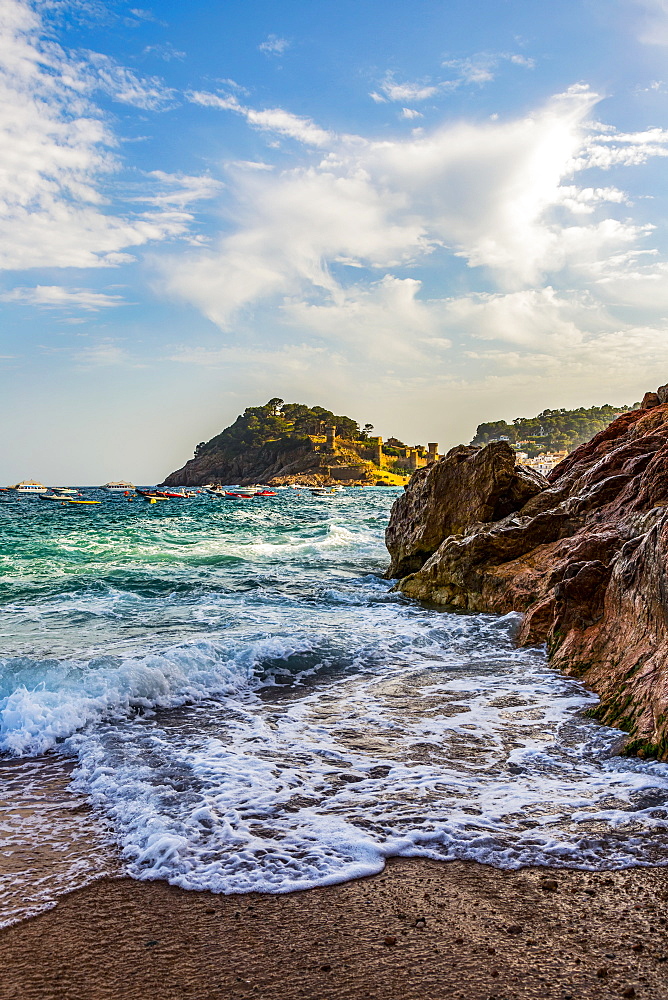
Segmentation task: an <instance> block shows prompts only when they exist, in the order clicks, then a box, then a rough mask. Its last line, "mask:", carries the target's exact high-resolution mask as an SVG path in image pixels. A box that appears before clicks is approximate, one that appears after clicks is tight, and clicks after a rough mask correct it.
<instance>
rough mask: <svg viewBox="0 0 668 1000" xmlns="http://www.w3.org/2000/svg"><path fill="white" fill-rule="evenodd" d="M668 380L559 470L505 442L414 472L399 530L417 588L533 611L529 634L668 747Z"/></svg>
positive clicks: (404, 586)
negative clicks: (523, 457) (544, 467)
mask: <svg viewBox="0 0 668 1000" xmlns="http://www.w3.org/2000/svg"><path fill="white" fill-rule="evenodd" d="M667 505H668V386H661V387H660V389H659V390H658V391H657V392H656V393H647V394H646V396H645V398H644V400H643V407H641V408H640V409H638V410H633V411H631V412H628V413H624V414H622V415H621V416H620V417H618V418H617V420H615V421H614V422H613V423H612V424H610V426H609V427H607V428H606V429H605V430H604V431H602V432H601V433H600V434H598V435H596V437H594V438H592V440H591V441H589V442H587V443H586V444H584V445H582V446H581V447H580V448H578V449H577V450H576V451H574V452H573V453H572V454H571V455H569V456H568V458H567V459H565V461H563V462H562V463H561V464H560V465H559V466H557V468H556V469H554V470H553V472H552V473H550V476H549V477H548V479H547V480H544V479H542V477H539V476H536V475H535V474H533V473H530V472H529V470H526V469H522V468H521V467H515V466H514V453H513V452H512V449H511V448H510V447H509V446H508V445H507V444H505V443H504V442H495V443H494V444H491V445H488V446H487V447H486V448H482V449H474V448H470V447H468V448H465V447H460V448H455V449H453V450H452V451H451V452H449V453H448V455H446V456H445V457H444V458H443V459H441V460H440V461H439V462H437V463H434V464H433V465H431V466H428V467H427V468H426V469H421V470H419V471H418V472H417V473H415V475H414V476H413V477H412V479H411V482H410V484H409V486H408V487H407V490H406V493H405V495H404V496H402V497H400V499H399V500H398V501H397V503H396V504H395V505H394V508H393V511H392V516H391V520H390V525H389V527H388V530H387V546H388V549H389V551H390V555H391V556H392V563H391V566H390V570H389V571H388V572H389V575H391V576H396V577H399V578H400V579H399V583H398V588H399V589H400V590H401V591H403V593H405V594H407V595H408V596H411V597H415V598H419V599H421V600H428V601H432V602H435V603H438V604H443V605H453V606H455V607H459V608H462V609H467V610H472V611H490V612H499V613H505V612H508V611H520V612H522V613H523V614H524V618H523V625H522V629H521V633H520V642H522V643H524V644H530V643H538V642H546V643H547V646H548V651H549V653H550V656H551V659H552V662H553V663H554V664H555V665H557V666H559V667H560V668H562V669H563V670H565V671H567V672H569V673H572V674H575V675H577V676H579V677H581V678H582V679H583V680H584V682H585V683H587V684H588V685H590V686H591V687H593V688H594V690H596V691H597V692H598V693H599V694H600V695H601V699H602V702H601V706H600V708H599V710H598V715H599V717H600V718H601V719H602V720H603V721H605V722H607V723H611V724H615V725H617V726H620V727H621V728H624V729H626V730H628V731H629V732H630V733H631V734H632V737H633V740H632V743H631V744H630V746H632V747H633V748H635V749H637V750H638V751H639V752H640V753H658V754H660V755H661V756H668V568H667V558H668V510H667V509H666V507H667Z"/></svg>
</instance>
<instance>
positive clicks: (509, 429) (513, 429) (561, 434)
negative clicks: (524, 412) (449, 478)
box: [471, 403, 639, 456]
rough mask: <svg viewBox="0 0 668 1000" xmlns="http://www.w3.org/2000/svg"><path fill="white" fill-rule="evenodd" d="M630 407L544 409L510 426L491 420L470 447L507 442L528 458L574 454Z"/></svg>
mask: <svg viewBox="0 0 668 1000" xmlns="http://www.w3.org/2000/svg"><path fill="white" fill-rule="evenodd" d="M638 405H639V404H638V403H634V405H633V406H632V407H631V406H610V405H609V404H608V403H606V404H605V405H604V406H590V407H584V406H580V407H578V408H577V409H576V410H563V409H562V410H543V412H542V413H539V414H538V416H537V417H515V419H514V420H513V422H512V424H509V423H507V422H506V421H505V420H492V421H488V422H487V423H484V424H479V425H478V429H477V431H476V434H475V437H474V438H473V440H472V441H471V444H473V445H485V444H489V443H490V442H491V441H499V440H508V441H509V442H510V443H511V444H512V445H514V446H519V447H521V450H522V451H526V452H527V453H528V454H529V456H532V455H537V454H538V453H539V452H541V451H573V449H574V448H577V447H578V446H579V445H581V444H584V443H585V441H589V440H590V438H592V437H593V436H594V435H595V434H598V433H599V432H600V431H602V430H605V428H606V427H607V426H608V425H609V424H610V423H612V421H613V420H615V419H616V418H617V417H618V416H619V415H620V414H621V413H627V412H628V411H629V410H631V409H637V408H638Z"/></svg>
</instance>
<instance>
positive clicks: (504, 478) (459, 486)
mask: <svg viewBox="0 0 668 1000" xmlns="http://www.w3.org/2000/svg"><path fill="white" fill-rule="evenodd" d="M515 462H516V456H515V452H514V451H513V449H512V448H511V447H510V445H509V444H507V443H506V442H505V441H495V442H494V443H493V444H489V445H487V447H486V448H475V447H473V446H467V445H459V446H458V447H456V448H452V449H451V451H449V452H448V453H447V455H445V456H444V457H443V458H442V459H440V460H439V461H438V462H433V463H432V464H430V465H428V466H426V467H425V468H424V469H419V470H418V471H417V472H415V473H414V474H413V476H412V477H411V481H410V484H409V486H408V487H407V489H406V492H405V493H404V495H403V496H401V497H399V499H398V500H397V502H396V503H395V505H394V507H393V509H392V517H391V519H390V523H389V526H388V528H387V531H386V533H385V543H386V545H387V548H388V550H389V553H390V555H391V557H392V563H391V565H390V568H389V570H388V576H389V577H391V578H392V577H398V576H406V574H407V573H414V572H415V571H416V570H418V569H420V567H421V566H423V565H424V563H425V562H426V560H427V559H428V558H429V556H431V555H432V554H433V553H434V552H435V551H436V550H437V549H438V547H439V546H440V544H441V543H442V541H443V539H444V538H447V537H448V536H449V535H461V534H463V533H464V532H466V531H467V530H468V529H469V528H471V527H472V526H473V525H476V524H480V523H482V524H486V523H489V522H491V521H497V520H498V519H499V518H502V517H505V516H506V514H510V513H511V512H512V511H516V510H519V509H520V507H522V506H523V505H524V504H525V503H526V502H527V500H529V499H530V498H531V497H533V496H536V494H537V493H540V492H541V491H542V490H543V489H545V487H546V486H547V485H548V482H547V480H546V479H545V478H544V477H543V476H540V475H539V474H538V473H536V472H534V471H533V470H531V469H525V468H523V467H522V466H518V465H516V464H515Z"/></svg>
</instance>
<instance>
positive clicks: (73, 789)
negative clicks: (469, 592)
mask: <svg viewBox="0 0 668 1000" xmlns="http://www.w3.org/2000/svg"><path fill="white" fill-rule="evenodd" d="M397 495H398V491H397V490H394V489H389V488H383V487H378V488H371V487H369V488H364V489H346V490H344V491H342V492H340V493H337V494H335V495H332V496H326V497H318V496H314V495H312V494H311V493H309V492H308V491H297V490H284V491H280V492H279V493H278V494H277V495H276V496H272V497H255V498H252V499H248V500H233V499H228V500H221V499H219V498H217V497H214V496H210V495H207V494H199V495H197V496H195V497H194V498H193V499H188V500H177V499H175V500H171V501H164V502H160V503H156V504H149V503H147V502H145V501H144V500H143V499H141V498H139V497H135V498H131V497H126V496H123V495H122V494H121V495H111V494H108V493H107V494H105V493H102V492H97V493H94V492H92V491H91V493H90V496H91V497H93V498H96V499H101V500H102V503H101V504H100V505H99V506H90V507H86V506H81V507H79V506H75V505H64V506H61V505H60V504H54V503H47V502H45V501H44V500H41V499H40V498H39V497H36V496H20V495H17V494H14V493H3V494H0V539H1V544H0V923H2V924H10V923H13V922H16V921H18V920H21V919H24V918H25V917H27V916H30V915H32V914H35V913H38V912H40V911H41V910H44V909H46V908H49V907H51V906H53V905H55V904H56V903H57V900H58V898H59V897H60V896H62V895H63V894H64V893H68V892H70V891H72V890H73V889H76V888H79V887H82V886H84V885H87V884H89V883H91V882H93V881H95V880H97V879H100V878H102V877H104V876H129V877H131V878H134V879H139V880H152V879H162V880H165V881H167V882H170V883H172V884H174V885H177V886H182V887H183V888H184V889H191V890H197V889H208V890H211V891H213V892H218V893H245V892H249V891H261V892H270V893H284V892H291V891H293V890H303V889H307V888H309V887H311V886H322V885H328V884H332V883H336V882H342V881H345V880H348V879H354V878H360V877H362V876H365V875H370V874H372V873H375V872H378V871H380V870H381V869H382V868H383V866H384V864H385V862H386V859H387V858H391V857H424V858H434V859H442V860H443V861H447V860H449V859H470V860H473V861H477V862H480V863H483V864H486V865H493V866H495V867H498V868H507V869H510V868H519V867H522V866H527V865H543V866H547V867H549V868H559V867H564V866H568V867H577V868H582V869H592V870H594V869H613V868H625V867H630V866H636V865H656V864H660V865H665V864H667V863H668V766H667V765H666V764H663V763H656V762H652V761H643V760H640V759H637V758H626V757H624V756H621V755H620V754H619V750H620V747H621V741H622V735H623V734H621V733H620V732H618V731H616V730H614V729H609V728H606V727H604V726H601V725H599V724H598V723H597V722H595V721H594V720H592V719H591V718H589V717H588V716H587V714H586V713H587V710H588V709H590V708H592V707H593V706H594V705H595V704H596V698H595V696H594V695H593V694H591V693H589V692H587V691H586V690H585V689H584V687H582V685H581V684H580V683H578V682H577V681H576V680H574V679H572V678H569V677H565V676H563V675H562V674H560V673H558V672H557V671H555V670H553V669H551V668H550V666H549V665H548V662H547V659H546V655H545V651H544V649H543V648H541V647H538V648H518V646H517V645H516V634H517V629H518V616H516V615H514V614H510V615H505V616H501V617H499V616H495V615H483V614H469V613H461V612H457V611H453V610H448V609H444V608H439V607H434V606H429V605H426V604H420V603H417V602H415V601H411V600H408V599H406V598H405V597H403V596H402V595H401V594H399V593H396V592H395V591H394V590H393V584H392V581H388V580H386V579H384V576H383V573H384V571H385V569H386V566H387V564H388V556H387V552H386V550H385V547H384V542H383V538H384V530H385V527H386V525H387V522H388V517H389V514H390V509H391V506H392V503H393V502H394V501H395V499H396V497H397Z"/></svg>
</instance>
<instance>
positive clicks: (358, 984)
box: [0, 859, 668, 1000]
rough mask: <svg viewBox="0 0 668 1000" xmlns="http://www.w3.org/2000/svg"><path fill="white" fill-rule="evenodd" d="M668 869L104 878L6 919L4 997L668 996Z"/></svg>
mask: <svg viewBox="0 0 668 1000" xmlns="http://www.w3.org/2000/svg"><path fill="white" fill-rule="evenodd" d="M667 901H668V869H661V868H658V869H657V868H653V869H647V868H644V869H634V870H627V871H621V872H595V873H589V872H579V871H570V870H569V871H565V870H557V871H555V870H548V869H544V868H543V869H537V868H532V869H524V870H520V871H512V872H507V871H499V870H497V869H493V868H490V867H486V866H483V865H478V864H474V863H462V862H453V863H439V862H432V861H426V860H405V859H402V860H396V861H390V862H389V863H388V865H387V868H386V869H385V871H384V872H382V873H381V874H379V875H377V876H374V877H371V878H366V879H361V880H358V881H353V882H348V883H345V884H343V885H338V886H332V887H328V888H322V889H313V890H309V891H307V892H301V893H292V894H288V895H277V896H269V895H259V894H252V895H244V896H239V895H236V896H219V895H213V894H210V893H193V892H185V891H183V890H180V889H177V888H174V887H171V886H169V885H166V884H165V883H163V882H153V883H140V882H135V881H131V880H129V879H118V880H112V879H106V880H103V881H101V882H99V883H97V884H95V885H93V886H91V887H88V888H86V889H82V890H79V891H77V892H73V893H72V894H70V895H69V896H66V897H64V898H63V899H62V900H61V901H60V902H59V904H58V905H57V906H56V907H55V908H54V909H52V910H50V911H48V912H47V913H44V914H42V915H41V916H38V917H36V918H33V919H31V920H28V921H25V922H24V923H22V924H18V925H15V926H13V927H10V928H8V929H6V930H5V931H4V932H2V934H0V968H2V974H1V975H2V997H3V1000H19V998H20V1000H33V998H39V1000H47V998H48V1000H102V998H112V997H113V998H123V1000H134V998H142V1000H149V998H150V1000H172V998H176V997H179V998H181V997H193V998H198V1000H200V998H201V1000H204V998H209V997H212V998H213V997H226V998H227V997H234V998H235V1000H245V998H250V997H253V998H260V997H261V998H266V1000H274V998H275V1000H291V998H293V997H294V998H302V997H308V998H316V997H317V998H320V997H337V998H351V1000H352V998H355V1000H357V998H372V1000H376V998H377V1000H395V998H396V1000H399V998H400V1000H444V998H446V997H456V998H461V1000H510V998H530V997H531V998H536V1000H548V998H549V1000H552V998H554V1000H569V998H570V1000H581V998H592V1000H593V998H607V997H632V996H636V997H639V998H644V1000H668V933H667V929H666V913H668V902H667Z"/></svg>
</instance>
